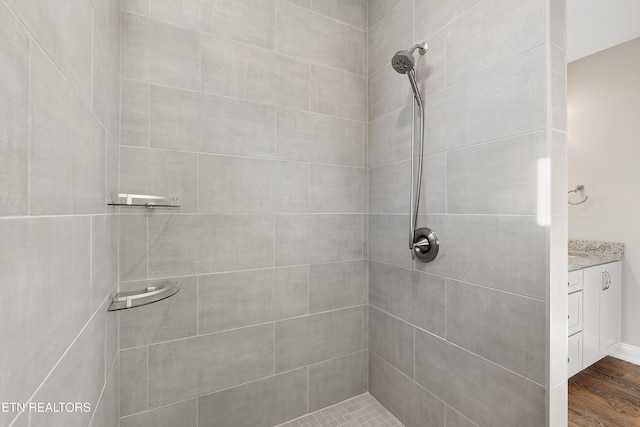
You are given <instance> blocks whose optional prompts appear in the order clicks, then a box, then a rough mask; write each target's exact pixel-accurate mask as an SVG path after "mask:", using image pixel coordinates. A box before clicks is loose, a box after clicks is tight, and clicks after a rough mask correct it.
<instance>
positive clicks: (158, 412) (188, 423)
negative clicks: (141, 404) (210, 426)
mask: <svg viewBox="0 0 640 427" xmlns="http://www.w3.org/2000/svg"><path fill="white" fill-rule="evenodd" d="M201 425H202V424H201ZM148 426H154V427H173V426H180V427H197V426H198V400H197V399H190V400H185V401H184V402H179V403H174V404H173V405H167V406H163V407H162V408H157V409H152V410H150V411H146V412H142V413H140V414H135V415H132V416H130V417H124V418H121V419H120V427H148Z"/></svg>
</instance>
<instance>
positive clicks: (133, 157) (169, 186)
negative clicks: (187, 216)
mask: <svg viewBox="0 0 640 427" xmlns="http://www.w3.org/2000/svg"><path fill="white" fill-rule="evenodd" d="M120 192H122V193H133V194H156V195H161V196H170V197H177V198H178V205H180V208H179V211H180V212H196V211H197V210H198V157H197V155H196V154H192V153H180V152H175V151H161V150H150V149H146V148H137V147H120ZM174 211H175V210H174Z"/></svg>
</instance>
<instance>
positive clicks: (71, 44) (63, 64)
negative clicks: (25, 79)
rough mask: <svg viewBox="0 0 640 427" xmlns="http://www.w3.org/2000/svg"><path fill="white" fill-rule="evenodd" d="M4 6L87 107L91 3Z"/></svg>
mask: <svg viewBox="0 0 640 427" xmlns="http://www.w3.org/2000/svg"><path fill="white" fill-rule="evenodd" d="M6 3H7V4H8V5H9V7H10V8H11V9H13V11H14V12H15V13H16V15H17V16H18V17H19V18H20V20H21V21H22V23H23V24H24V25H25V26H26V27H27V29H28V30H29V31H30V32H31V34H32V35H33V37H34V38H35V39H36V40H37V41H38V44H39V45H40V46H42V47H43V48H44V50H45V52H47V54H48V55H49V57H50V58H52V60H53V61H55V63H56V65H57V66H58V67H59V68H60V70H62V73H63V74H64V75H65V77H66V78H67V79H68V81H69V82H70V83H71V85H72V86H73V87H74V88H75V90H76V91H77V93H78V94H79V95H80V97H81V98H82V101H83V102H84V103H85V105H91V65H92V64H91V61H92V49H91V47H92V46H91V40H92V37H91V32H92V29H91V25H92V19H93V17H92V14H93V9H92V8H91V3H90V2H88V1H83V0H70V1H66V2H64V3H62V4H60V3H50V2H47V3H44V4H40V2H34V1H23V0H9V1H7V2H6ZM34 46H35V45H34Z"/></svg>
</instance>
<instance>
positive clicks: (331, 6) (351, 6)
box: [311, 0, 367, 31]
mask: <svg viewBox="0 0 640 427" xmlns="http://www.w3.org/2000/svg"><path fill="white" fill-rule="evenodd" d="M311 10H313V11H315V12H318V13H320V14H322V15H325V16H328V17H330V18H333V19H335V20H336V21H340V22H344V23H345V24H349V25H351V26H354V27H356V28H359V29H361V30H362V31H366V30H367V0H314V1H313V2H312V3H311Z"/></svg>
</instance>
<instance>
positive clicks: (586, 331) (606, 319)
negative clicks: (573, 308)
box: [582, 262, 622, 368]
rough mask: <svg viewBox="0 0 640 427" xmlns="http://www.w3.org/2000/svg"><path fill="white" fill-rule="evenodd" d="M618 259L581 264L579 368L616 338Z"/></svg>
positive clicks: (597, 357)
mask: <svg viewBox="0 0 640 427" xmlns="http://www.w3.org/2000/svg"><path fill="white" fill-rule="evenodd" d="M621 266H622V263H620V262H613V263H609V264H603V265H598V266H595V267H589V268H585V269H584V272H583V289H582V362H583V368H586V367H587V366H589V365H591V364H593V363H595V362H597V361H598V360H600V359H602V358H603V357H604V356H606V355H607V354H609V353H610V352H611V351H612V350H613V348H614V347H615V346H616V345H617V344H618V343H619V342H620V287H621V283H620V280H621V274H622V273H621Z"/></svg>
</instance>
